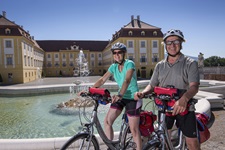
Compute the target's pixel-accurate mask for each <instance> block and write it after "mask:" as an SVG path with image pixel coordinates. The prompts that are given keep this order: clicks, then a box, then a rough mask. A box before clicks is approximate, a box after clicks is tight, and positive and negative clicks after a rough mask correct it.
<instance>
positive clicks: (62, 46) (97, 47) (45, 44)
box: [36, 40, 109, 52]
mask: <svg viewBox="0 0 225 150" xmlns="http://www.w3.org/2000/svg"><path fill="white" fill-rule="evenodd" d="M36 41H37V43H38V45H39V46H40V47H41V48H42V49H43V50H44V51H46V52H56V51H60V50H75V49H76V48H75V47H78V49H79V50H81V49H82V50H90V51H103V50H104V49H105V47H106V46H107V45H108V43H109V41H88V40H87V41H84V40H36Z"/></svg>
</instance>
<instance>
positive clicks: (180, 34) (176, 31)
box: [163, 29, 185, 41]
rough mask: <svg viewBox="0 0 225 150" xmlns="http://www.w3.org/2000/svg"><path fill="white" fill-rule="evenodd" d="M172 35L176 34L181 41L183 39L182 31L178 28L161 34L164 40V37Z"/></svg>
mask: <svg viewBox="0 0 225 150" xmlns="http://www.w3.org/2000/svg"><path fill="white" fill-rule="evenodd" d="M173 35H175V36H178V37H180V38H181V39H182V40H183V41H185V39H184V35H183V33H182V32H181V31H180V30H174V29H171V30H169V31H167V32H166V33H165V34H164V35H163V41H165V40H166V38H168V37H169V36H173Z"/></svg>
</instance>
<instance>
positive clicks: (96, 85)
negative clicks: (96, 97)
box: [92, 71, 111, 88]
mask: <svg viewBox="0 0 225 150" xmlns="http://www.w3.org/2000/svg"><path fill="white" fill-rule="evenodd" d="M110 76H111V73H110V72H109V71H107V72H106V73H105V74H104V75H103V76H102V77H101V78H100V79H98V81H96V82H95V84H94V85H93V86H92V87H95V88H98V87H100V86H102V85H103V84H104V83H105V82H106V81H107V80H108V79H109V77H110Z"/></svg>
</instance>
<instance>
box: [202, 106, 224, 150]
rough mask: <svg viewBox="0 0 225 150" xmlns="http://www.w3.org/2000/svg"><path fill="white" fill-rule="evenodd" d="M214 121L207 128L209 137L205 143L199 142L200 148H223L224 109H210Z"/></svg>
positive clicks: (208, 149) (212, 149) (216, 149)
mask: <svg viewBox="0 0 225 150" xmlns="http://www.w3.org/2000/svg"><path fill="white" fill-rule="evenodd" d="M212 113H213V114H214V117H215V121H214V123H213V125H212V126H211V127H210V128H209V131H210V134H211V136H210V138H209V140H208V141H206V142H205V143H203V144H201V149H202V150H225V110H224V109H214V110H212Z"/></svg>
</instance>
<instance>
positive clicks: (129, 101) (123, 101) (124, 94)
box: [93, 43, 142, 150]
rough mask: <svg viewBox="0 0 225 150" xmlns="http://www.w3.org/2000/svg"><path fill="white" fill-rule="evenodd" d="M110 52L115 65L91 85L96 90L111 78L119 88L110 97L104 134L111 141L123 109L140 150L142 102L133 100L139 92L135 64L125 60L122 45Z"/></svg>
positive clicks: (124, 48) (114, 46) (124, 49)
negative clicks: (115, 123)
mask: <svg viewBox="0 0 225 150" xmlns="http://www.w3.org/2000/svg"><path fill="white" fill-rule="evenodd" d="M111 51H112V54H113V58H114V61H115V63H113V64H112V65H111V66H110V67H109V68H108V71H107V72H106V73H105V74H104V75H103V76H102V77H101V78H100V79H99V80H98V81H97V82H96V83H95V84H94V85H93V87H95V88H98V87H100V86H101V85H103V84H104V83H105V82H106V81H107V80H108V79H109V78H110V77H111V76H113V77H114V79H115V81H116V83H117V84H118V86H119V91H118V94H117V95H113V96H112V104H111V106H110V109H109V111H108V113H107V115H106V117H105V120H104V128H105V134H106V136H107V137H108V138H109V139H110V140H113V138H114V131H113V128H112V125H113V123H114V121H115V120H116V118H117V117H118V116H119V115H120V114H121V112H122V110H123V108H124V107H125V109H126V114H127V116H128V120H129V126H130V130H131V133H132V135H133V138H134V142H135V143H136V146H137V150H141V149H142V142H141V135H140V131H139V120H140V110H141V106H142V100H138V101H136V100H134V94H135V93H136V92H138V91H139V89H138V85H137V76H136V71H135V64H134V62H133V61H131V60H127V59H125V55H126V52H127V49H126V46H125V45H124V44H123V43H116V44H114V45H113V46H112V48H111Z"/></svg>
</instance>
